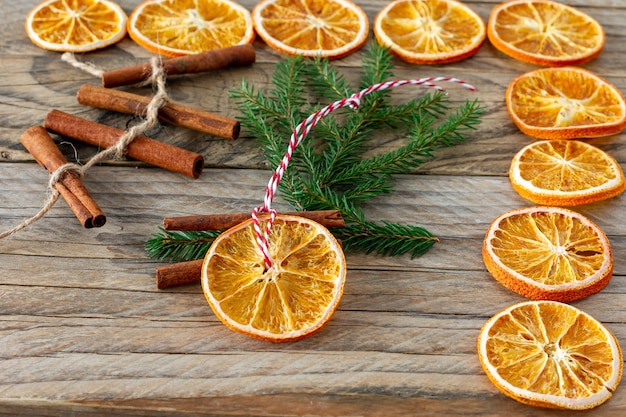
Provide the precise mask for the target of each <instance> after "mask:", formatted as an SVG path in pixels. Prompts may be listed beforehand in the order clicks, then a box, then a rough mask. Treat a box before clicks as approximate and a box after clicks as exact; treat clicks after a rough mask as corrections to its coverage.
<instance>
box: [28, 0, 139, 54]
mask: <svg viewBox="0 0 626 417" xmlns="http://www.w3.org/2000/svg"><path fill="white" fill-rule="evenodd" d="M126 22H127V16H126V13H124V11H123V10H122V8H121V7H120V6H119V5H118V4H117V3H115V2H112V1H109V0H71V1H68V0H46V1H44V2H42V3H40V4H38V5H37V6H36V7H35V8H33V9H32V10H31V11H30V12H29V13H28V15H27V17H26V23H25V28H26V34H27V36H28V38H29V39H30V40H31V41H32V42H33V43H34V44H35V45H37V46H39V47H40V48H43V49H47V50H50V51H58V52H90V51H94V50H96V49H101V48H105V47H107V46H110V45H113V44H115V43H117V42H119V41H120V40H122V39H123V38H124V37H125V36H126Z"/></svg>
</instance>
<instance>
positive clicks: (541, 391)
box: [478, 301, 623, 410]
mask: <svg viewBox="0 0 626 417" xmlns="http://www.w3.org/2000/svg"><path fill="white" fill-rule="evenodd" d="M478 357H479V359H480V363H481V365H482V367H483V369H484V371H485V373H486V374H487V376H488V377H489V379H490V380H491V382H492V383H493V384H494V385H495V386H496V387H497V388H498V389H499V390H500V391H502V392H503V393H504V394H506V395H507V396H509V397H511V398H513V399H515V400H517V401H519V402H522V403H525V404H531V405H535V406H542V407H548V408H560V409H569V410H584V409H590V408H593V407H596V406H598V405H600V404H602V403H604V402H605V401H607V400H608V399H609V398H610V397H611V395H612V393H613V391H615V389H616V388H617V386H618V385H619V383H620V380H621V377H622V370H623V359H622V351H621V348H620V346H619V343H618V341H617V339H616V338H615V336H614V335H613V334H612V333H611V332H610V331H609V330H608V329H607V328H606V327H605V326H604V325H603V324H602V323H600V322H599V321H597V320H596V319H594V318H593V317H592V316H590V315H589V314H587V313H585V312H583V311H581V310H579V309H577V308H575V307H572V306H570V305H567V304H562V303H558V302H554V301H527V302H524V303H520V304H516V305H513V306H511V307H509V308H507V309H505V310H503V311H501V312H499V313H498V314H496V315H494V316H493V317H492V318H490V319H489V320H488V321H487V322H486V323H485V325H484V326H483V327H482V329H481V330H480V333H479V336H478Z"/></svg>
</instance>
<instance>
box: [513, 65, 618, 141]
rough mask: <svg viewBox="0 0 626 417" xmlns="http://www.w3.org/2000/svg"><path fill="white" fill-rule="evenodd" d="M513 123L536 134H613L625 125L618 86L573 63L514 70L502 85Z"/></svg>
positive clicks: (558, 136) (562, 136)
mask: <svg viewBox="0 0 626 417" xmlns="http://www.w3.org/2000/svg"><path fill="white" fill-rule="evenodd" d="M506 106H507V111H508V113H509V115H510V116H511V119H512V120H513V122H514V123H515V124H516V125H517V127H518V128H519V129H520V130H521V131H522V132H523V133H525V134H527V135H529V136H531V137H534V138H538V139H578V138H591V137H599V136H608V135H615V134H617V133H620V132H621V131H622V130H624V128H625V127H626V101H625V100H624V96H623V94H622V92H621V91H620V90H619V89H618V88H617V87H615V86H614V85H613V84H611V83H609V82H608V81H607V80H605V79H604V78H602V77H600V76H598V75H596V74H594V73H593V72H591V71H588V70H585V69H582V68H578V67H564V68H541V69H537V70H534V71H530V72H527V73H525V74H521V75H519V76H517V77H516V78H515V79H513V81H511V83H510V84H509V86H508V88H507V91H506Z"/></svg>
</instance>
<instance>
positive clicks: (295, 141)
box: [252, 77, 475, 269]
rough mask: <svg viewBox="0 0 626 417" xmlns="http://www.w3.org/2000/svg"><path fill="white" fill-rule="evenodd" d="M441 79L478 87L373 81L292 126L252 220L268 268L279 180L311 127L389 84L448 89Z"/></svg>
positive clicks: (432, 80)
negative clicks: (266, 216)
mask: <svg viewBox="0 0 626 417" xmlns="http://www.w3.org/2000/svg"><path fill="white" fill-rule="evenodd" d="M439 82H449V83H456V84H459V85H460V86H462V87H464V88H467V89H468V90H470V91H474V90H475V88H474V87H473V86H472V85H471V84H468V83H466V82H465V81H462V80H460V79H458V78H453V77H425V78H420V79H409V80H399V81H386V82H382V83H378V84H373V85H370V86H369V87H367V88H365V89H363V90H361V91H360V92H358V93H355V94H352V95H351V96H350V97H345V98H343V99H341V100H338V101H335V102H334V103H331V104H329V105H327V106H325V107H322V108H321V109H319V110H318V111H316V112H315V113H313V114H311V115H310V116H309V117H307V118H306V119H304V120H303V121H302V122H301V123H300V124H298V126H296V128H295V129H294V130H293V133H292V134H291V137H290V138H289V145H288V147H287V153H286V154H285V156H284V157H283V159H282V160H281V161H280V163H279V164H278V167H276V170H275V171H274V173H273V174H272V176H271V178H270V180H269V182H268V184H267V186H266V187H265V198H264V200H263V205H262V206H260V207H256V208H254V209H253V210H252V220H253V225H254V231H255V234H256V241H257V245H258V247H259V250H260V251H261V254H262V255H263V259H264V261H265V267H266V269H270V268H271V267H272V265H273V264H274V262H273V260H272V257H271V254H270V250H269V235H270V231H271V228H272V225H273V223H274V220H275V219H276V210H274V209H273V208H272V201H273V199H274V196H275V194H276V192H277V190H278V185H279V184H280V181H281V179H282V178H283V175H284V174H285V171H286V170H287V167H288V166H289V162H290V161H291V158H292V156H293V152H294V151H295V149H296V148H297V147H298V145H299V144H300V142H302V139H304V137H305V136H306V135H307V134H308V133H309V132H310V131H311V129H313V128H314V127H315V125H317V123H318V122H319V121H320V120H322V119H323V118H324V117H326V116H328V115H329V114H330V113H332V112H333V111H335V110H337V109H340V108H342V107H346V106H347V107H349V108H350V109H352V110H357V109H358V108H359V106H360V105H361V99H362V98H363V97H364V96H366V95H368V94H370V93H373V92H376V91H384V90H387V89H389V88H394V87H400V86H403V85H421V86H425V87H428V88H433V89H435V90H438V91H444V92H445V90H444V89H443V88H442V87H441V86H439V85H438V84H437V83H439ZM259 213H270V217H269V219H268V221H267V224H266V225H265V229H262V228H261V225H260V221H259Z"/></svg>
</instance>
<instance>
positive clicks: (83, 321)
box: [0, 0, 626, 417]
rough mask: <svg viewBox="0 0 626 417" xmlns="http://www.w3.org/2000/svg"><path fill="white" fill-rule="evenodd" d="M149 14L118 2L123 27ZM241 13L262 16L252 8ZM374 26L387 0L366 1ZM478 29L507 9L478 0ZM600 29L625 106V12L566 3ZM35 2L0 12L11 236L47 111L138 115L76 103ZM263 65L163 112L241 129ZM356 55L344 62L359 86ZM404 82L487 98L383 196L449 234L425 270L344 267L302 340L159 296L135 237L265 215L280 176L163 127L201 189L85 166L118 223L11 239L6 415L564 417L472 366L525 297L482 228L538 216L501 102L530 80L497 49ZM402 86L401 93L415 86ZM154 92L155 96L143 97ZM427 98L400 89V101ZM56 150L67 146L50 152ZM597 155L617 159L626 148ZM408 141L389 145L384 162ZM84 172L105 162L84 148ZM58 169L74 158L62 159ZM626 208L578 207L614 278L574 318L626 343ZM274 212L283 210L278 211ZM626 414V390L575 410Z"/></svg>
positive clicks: (234, 150) (200, 89) (114, 55)
mask: <svg viewBox="0 0 626 417" xmlns="http://www.w3.org/2000/svg"><path fill="white" fill-rule="evenodd" d="M138 3H139V1H136V0H124V1H120V4H121V5H122V7H123V8H124V9H125V10H126V12H128V13H130V11H131V10H132V9H133V7H135V6H136V5H137V4H138ZM242 3H243V4H244V5H245V6H247V7H248V8H250V9H251V7H252V6H253V5H254V3H255V2H254V1H251V0H247V1H242ZM357 3H359V4H360V5H361V6H362V7H363V8H364V9H365V10H366V12H367V13H368V15H369V16H370V20H371V19H372V18H373V16H374V15H375V13H376V11H377V10H379V9H380V8H381V7H382V6H383V5H384V4H385V2H383V1H372V0H367V1H357ZM467 3H468V4H469V5H470V6H471V7H473V8H474V9H475V10H476V11H477V12H478V13H479V14H480V15H481V16H482V17H483V18H484V19H485V20H486V19H487V16H488V15H489V11H490V10H491V8H492V7H493V5H494V4H496V3H497V0H482V1H478V0H470V1H467ZM567 3H568V4H571V5H575V6H578V7H579V8H580V9H581V10H583V11H585V12H587V13H589V14H591V15H592V16H594V17H595V18H596V19H597V20H599V21H600V23H601V24H602V25H603V26H604V28H605V29H606V32H607V43H606V47H605V50H604V51H603V53H602V54H601V56H600V57H599V58H597V59H596V60H594V61H593V62H591V63H589V64H587V65H585V67H586V68H588V69H590V70H592V71H595V72H596V73H598V74H600V75H602V76H604V77H606V78H607V79H608V80H609V81H611V82H613V83H614V84H615V85H617V87H619V88H620V89H622V91H626V69H625V68H626V23H625V22H626V3H624V2H623V1H622V0H567ZM35 4H36V1H34V0H28V1H23V2H7V1H5V2H4V4H3V8H2V10H3V15H4V16H3V20H4V22H3V25H0V35H1V39H2V41H0V73H1V74H2V76H1V77H0V161H1V162H2V163H0V231H4V230H8V229H10V228H12V227H13V226H15V225H16V224H18V223H20V222H21V221H23V220H24V219H26V218H28V217H30V216H32V215H33V214H35V213H36V212H37V211H38V210H39V209H40V208H41V206H42V204H43V203H44V201H45V199H46V198H47V196H48V192H47V181H48V174H47V173H46V172H45V171H44V170H43V169H42V168H40V167H39V166H37V165H36V164H35V163H34V162H33V160H32V158H31V157H30V156H29V155H28V154H27V153H26V152H25V151H24V149H23V147H22V146H21V144H20V143H19V136H20V134H21V133H22V132H23V131H24V130H26V129H27V128H29V127H30V126H33V125H39V124H41V123H42V120H43V118H44V116H45V114H46V113H47V112H48V111H49V110H50V109H53V108H56V109H60V110H63V111H66V112H69V113H73V114H77V115H81V116H83V117H86V118H89V119H92V120H97V121H100V122H103V123H106V124H110V125H113V126H116V127H120V128H124V127H125V126H126V124H127V123H129V120H130V119H129V117H128V116H125V115H119V114H116V113H111V112H106V111H101V110H97V109H90V108H85V107H82V106H80V105H79V104H77V103H76V100H75V93H76V91H77V90H78V88H79V86H80V85H81V84H84V83H92V84H98V80H96V79H94V77H93V76H91V75H89V74H87V73H85V72H82V71H80V70H77V69H74V68H71V67H69V66H68V65H67V64H66V63H64V62H62V61H61V59H60V54H58V53H53V52H47V51H44V50H41V49H39V48H37V47H35V46H34V45H32V44H31V43H30V41H29V40H28V39H27V38H26V36H25V34H24V30H23V24H24V18H25V16H26V13H27V12H28V10H30V9H31V8H32V7H33V6H34V5H35ZM255 46H256V47H257V62H256V63H255V64H254V65H253V66H252V67H249V68H237V69H228V70H223V71H219V72H216V73H212V74H201V75H194V76H186V77H177V78H172V79H170V80H168V91H169V93H170V95H171V96H172V98H173V99H174V100H175V101H177V102H181V103H184V104H187V105H191V106H197V107H201V108H204V109H206V110H209V111H213V112H216V113H219V114H222V115H225V116H231V117H234V116H236V115H237V112H236V109H235V106H234V105H233V103H232V102H231V100H230V99H229V96H228V91H229V90H231V89H232V88H234V86H236V85H238V84H239V82H240V81H241V79H242V78H243V77H245V78H246V79H247V80H248V81H250V82H252V83H254V84H255V85H257V86H259V88H263V87H264V86H265V85H267V84H268V80H269V78H270V77H271V75H272V71H273V68H274V63H275V62H276V61H277V60H278V59H279V58H280V57H279V56H278V55H277V54H276V53H274V52H273V51H271V50H269V49H268V48H267V47H266V46H265V45H264V44H263V43H262V42H261V41H257V42H256V43H255ZM361 56H362V55H361V53H356V54H354V55H351V56H349V57H347V58H345V59H343V60H341V61H338V62H337V64H338V65H339V66H340V67H341V68H342V69H345V70H346V72H347V73H348V71H349V70H352V71H351V73H355V72H356V71H354V69H355V68H357V69H358V67H359V64H360V59H361ZM150 57H151V55H150V54H149V53H148V52H146V51H145V50H143V49H141V48H140V47H139V46H137V45H136V44H134V43H133V42H132V41H131V40H130V39H125V40H124V41H122V42H121V43H120V44H118V45H116V46H113V47H110V48H107V49H105V50H102V51H99V52H93V53H89V54H86V55H82V56H79V58H80V59H81V60H84V61H89V62H92V63H93V64H95V65H97V66H99V67H100V68H103V69H115V68H119V67H122V66H127V65H134V64H139V63H144V62H146V61H147V60H148V59H149V58H150ZM396 65H397V67H396V76H397V78H415V77H421V76H427V75H451V76H457V77H460V78H463V79H464V80H466V81H468V82H470V83H472V84H474V85H475V86H477V87H478V92H476V93H470V92H467V91H464V90H462V89H460V88H456V87H452V88H450V89H449V91H450V94H451V98H452V100H453V101H455V102H461V101H464V100H466V99H471V98H474V97H477V98H478V99H479V101H480V103H481V105H482V106H483V107H484V109H485V115H484V117H483V123H482V124H481V125H480V127H479V129H478V131H477V132H476V133H475V134H474V135H472V138H471V141H470V142H469V143H467V144H464V145H461V146H457V147H455V148H452V149H450V150H446V151H443V152H440V153H439V154H438V157H437V159H436V160H434V161H432V162H429V163H428V164H426V165H424V166H423V167H422V168H421V169H420V171H419V172H416V173H415V175H405V176H401V177H399V178H398V181H397V184H396V185H397V191H396V193H395V194H393V196H392V197H391V198H384V199H379V200H375V201H372V202H371V203H370V204H369V205H368V206H367V207H366V213H367V215H368V217H369V218H370V219H372V220H380V219H388V220H394V221H401V222H404V223H409V224H416V225H422V226H425V227H426V228H428V229H429V230H430V231H431V232H433V233H434V234H436V235H437V236H438V237H439V238H440V242H439V243H438V244H437V245H436V246H435V247H434V248H433V249H432V250H431V251H430V252H429V253H427V254H426V255H425V256H423V257H421V258H418V259H410V258H409V257H398V258H387V257H380V256H373V255H362V254H354V253H350V254H348V256H347V259H348V267H349V274H348V280H347V284H346V289H345V295H344V297H343V299H342V301H341V304H340V306H339V310H338V311H337V313H336V314H335V316H334V317H333V319H332V320H331V322H330V324H329V325H328V326H327V327H326V328H325V329H324V330H322V331H321V332H320V333H318V334H317V335H315V336H313V337H311V338H308V339H306V340H302V341H299V342H296V343H292V344H281V345H276V344H268V343H266V342H261V341H256V340H253V339H250V338H247V337H245V336H241V335H238V334H236V333H234V332H232V331H230V330H228V329H227V328H226V327H224V326H223V325H222V324H220V322H219V321H218V320H217V319H216V318H215V317H214V316H213V314H212V312H211V310H210V308H209V307H208V305H207V303H206V302H205V300H204V297H203V294H202V291H201V288H200V287H199V286H196V285H191V286H186V287H179V288H173V289H170V290H166V291H159V290H157V289H156V286H155V282H154V276H155V268H156V267H157V266H159V265H162V264H161V263H158V262H155V261H152V260H150V259H148V258H147V256H146V253H145V251H144V242H145V241H146V239H148V238H149V237H150V235H151V234H152V233H155V232H156V231H157V227H158V226H159V225H160V224H161V221H162V219H163V217H166V216H180V215H189V214H198V213H223V212H229V211H231V212H240V211H244V210H248V209H252V208H253V207H254V206H257V205H259V204H260V203H261V202H262V197H263V187H264V186H265V184H266V182H267V180H268V179H269V174H270V171H271V167H268V166H266V165H265V163H264V159H263V158H262V156H261V154H260V152H259V150H258V148H257V146H256V144H255V142H254V141H253V140H250V139H249V138H246V137H245V133H244V135H243V136H242V137H241V138H240V139H238V140H236V141H225V140H221V139H218V138H213V137H207V136H206V135H202V134H198V133H193V132H189V131H186V130H184V129H180V128H176V127H172V126H163V127H162V128H161V130H160V131H158V132H156V134H155V135H154V136H155V137H157V138H159V139H161V140H164V141H168V142H170V143H174V144H176V145H180V146H183V147H185V148H187V149H190V150H193V151H197V152H200V153H202V154H203V155H204V156H205V158H206V163H207V168H206V169H205V171H204V172H203V174H202V176H201V177H200V178H199V179H197V180H191V179H188V178H186V177H182V176H180V175H176V174H171V173H168V172H164V171H162V170H159V169H155V168H151V167H146V166H143V165H140V164H135V163H132V162H118V163H109V164H103V165H101V166H96V167H93V168H92V169H91V170H90V171H89V172H88V173H87V177H86V180H85V181H86V183H87V186H88V187H89V188H90V189H91V191H92V194H93V195H94V197H95V198H96V200H97V201H98V202H99V204H100V205H101V206H102V208H103V209H104V211H105V212H106V213H107V216H108V222H107V224H106V225H105V226H104V227H102V228H99V229H91V230H86V229H82V228H81V227H80V225H79V224H78V222H77V221H76V219H75V218H74V217H73V215H72V214H71V212H70V211H69V209H68V208H67V205H66V204H65V203H64V202H63V201H59V203H57V205H56V206H55V207H54V208H53V209H52V210H51V211H50V212H49V213H48V214H47V215H46V216H45V217H44V218H43V219H42V220H40V221H39V222H37V223H35V224H34V225H32V226H30V227H29V228H27V229H25V230H22V231H21V232H19V233H18V234H16V235H14V236H12V237H9V238H6V239H4V240H0V358H1V360H0V415H7V416H16V415H41V416H52V415H63V416H70V415H71V416H74V415H83V416H95V415H108V416H166V415H167V416H174V415H181V416H182V415H187V416H192V415H193V416H247V415H258V416H305V415H306V416H411V415H415V416H461V415H479V416H496V415H502V414H506V415H508V416H525V417H529V416H565V415H569V413H564V412H558V411H548V410H543V409H537V408H533V407H529V406H525V405H522V404H518V403H517V402H515V401H513V400H510V399H508V398H506V397H505V396H504V395H502V394H501V393H500V392H499V391H498V390H497V389H496V388H495V387H494V386H492V385H491V383H490V382H489V381H488V379H487V377H486V376H485V375H484V373H483V371H482V369H481V367H480V365H479V363H478V359H477V356H476V348H475V344H476V337H477V334H478V331H479V329H480V327H481V325H482V324H483V323H484V322H485V320H487V318H488V317H490V316H491V315H493V314H494V313H496V312H497V311H499V310H501V309H503V308H505V307H507V306H509V305H511V304H513V303H515V302H519V301H522V298H521V297H519V296H517V295H516V294H514V293H512V292H510V291H508V290H506V289H504V288H503V287H501V286H500V285H499V284H498V283H496V282H495V281H494V280H493V279H492V278H491V277H490V275H489V274H488V273H487V271H486V270H485V268H484V266H483V263H482V260H481V255H480V247H481V243H482V238H483V236H484V233H485V231H486V229H487V226H488V225H489V223H490V222H491V221H492V220H493V219H494V218H495V217H497V216H498V215H499V214H501V213H503V212H504V211H507V210H509V209H514V208H518V207H523V206H528V205H530V203H528V202H527V201H525V200H523V199H521V198H520V197H519V196H518V195H517V194H516V193H515V192H514V191H513V190H512V189H511V187H510V185H509V181H508V178H507V175H506V173H507V169H508V165H509V162H510V160H511V158H512V157H513V155H514V154H515V153H516V152H517V151H518V150H519V149H520V148H521V147H522V146H524V145H525V144H527V143H529V142H530V140H529V139H528V138H527V137H525V136H524V135H522V134H521V133H520V132H519V131H518V130H517V129H516V128H515V127H514V125H513V124H512V122H511V121H510V119H509V117H508V115H507V113H506V110H505V107H504V92H505V89H506V86H507V85H508V83H509V82H510V80H511V79H512V78H513V77H515V76H516V75H518V74H520V73H522V72H526V71H529V70H531V69H534V68H535V67H533V66H531V65H527V64H524V63H521V62H517V61H514V60H512V59H510V58H507V57H506V56H504V55H502V54H500V53H498V52H497V51H496V50H495V49H494V48H493V47H492V46H491V45H490V44H489V42H486V43H485V44H484V45H483V47H482V48H481V50H480V51H479V53H478V54H477V55H476V56H475V57H473V58H471V59H469V60H466V61H463V62H460V63H455V64H449V65H445V66H413V65H408V64H403V63H401V62H399V61H397V62H396ZM409 90H410V91H409ZM140 91H141V92H142V93H144V94H149V93H150V90H149V89H147V90H146V89H143V90H140ZM416 91H417V93H418V94H419V92H420V90H418V89H412V88H410V87H408V88H405V89H403V90H402V91H398V92H397V93H394V94H397V97H398V98H399V99H402V98H408V97H410V96H411V95H414V94H416ZM55 139H56V140H57V141H59V142H60V141H61V139H60V138H55ZM590 142H591V143H593V144H596V145H598V146H599V147H601V148H603V149H605V150H607V151H609V152H610V153H612V155H614V156H615V157H616V158H617V159H618V161H619V162H620V163H622V164H624V163H626V144H624V143H623V142H624V135H623V134H621V135H617V136H613V137H608V138H602V139H594V140H591V141H590ZM397 144H398V142H397V140H396V139H393V138H391V139H390V138H385V137H381V138H380V147H381V148H385V147H391V146H395V145H397ZM75 146H76V153H77V156H78V158H79V160H80V161H83V162H84V161H86V160H87V159H88V158H89V157H91V156H93V154H94V152H95V150H94V149H91V148H90V147H88V146H81V145H76V144H75ZM61 148H62V149H63V152H64V154H65V155H66V156H67V157H68V158H69V159H70V160H73V161H75V160H76V158H75V155H74V150H73V148H72V147H71V145H69V144H63V145H61ZM625 201H626V197H624V196H620V197H617V198H615V199H612V200H610V201H607V202H602V203H597V204H592V205H588V206H583V207H579V208H577V210H579V211H580V212H582V213H584V214H585V215H588V216H589V217H590V218H591V219H592V220H594V221H595V222H597V223H598V224H599V225H600V227H601V228H602V229H603V230H604V231H605V232H606V233H607V235H608V236H609V238H610V240H611V243H612V245H613V249H614V254H615V274H614V277H613V279H612V281H611V283H610V284H609V285H608V287H607V288H605V289H604V290H603V291H602V292H600V293H599V294H596V295H594V296H592V297H589V298H587V299H585V300H582V301H579V302H576V303H575V305H576V306H578V307H580V308H582V309H584V310H585V311H587V312H588V313H590V314H592V315H593V316H595V317H596V318H597V319H599V320H601V321H603V322H604V323H605V324H606V325H607V326H608V327H609V328H610V329H611V330H612V331H613V332H614V333H615V334H616V335H617V338H618V339H619V341H620V342H621V343H622V345H624V346H626V297H625V296H624V295H625V294H624V293H626V284H625V283H624V275H626V226H625V224H626V212H625V210H624V209H623V206H624V203H625ZM277 207H278V208H281V207H282V208H287V207H286V206H285V205H284V204H283V205H281V203H280V202H278V203H277ZM624 413H626V388H625V387H620V388H618V390H617V391H616V393H615V395H614V396H613V398H612V399H611V400H609V401H608V402H607V403H606V404H604V405H602V406H601V407H599V408H597V409H594V410H592V411H589V412H583V413H579V415H585V416H586V415H593V416H617V415H623V414H624Z"/></svg>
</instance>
